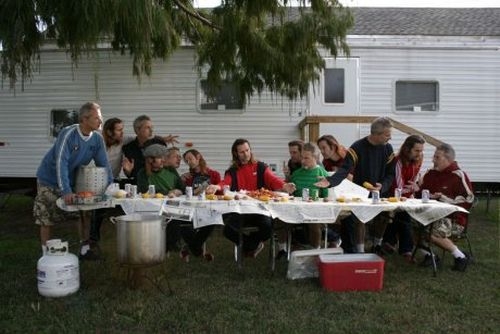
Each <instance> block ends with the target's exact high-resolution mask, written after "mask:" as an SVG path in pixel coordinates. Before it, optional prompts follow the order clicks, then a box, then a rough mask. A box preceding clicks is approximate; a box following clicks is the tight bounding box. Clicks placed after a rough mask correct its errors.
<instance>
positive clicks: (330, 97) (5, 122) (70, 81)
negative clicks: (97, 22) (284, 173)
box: [0, 8, 500, 183]
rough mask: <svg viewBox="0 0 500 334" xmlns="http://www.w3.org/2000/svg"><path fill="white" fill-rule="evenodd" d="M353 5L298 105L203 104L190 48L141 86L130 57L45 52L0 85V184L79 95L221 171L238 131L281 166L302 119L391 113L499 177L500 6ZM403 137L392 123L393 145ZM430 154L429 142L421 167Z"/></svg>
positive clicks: (473, 170) (45, 143) (359, 132)
mask: <svg viewBox="0 0 500 334" xmlns="http://www.w3.org/2000/svg"><path fill="white" fill-rule="evenodd" d="M353 11H354V14H355V18H356V25H355V27H354V28H353V30H352V31H351V33H350V35H349V36H348V43H349V45H350V47H351V55H350V57H349V58H338V59H333V58H331V57H330V56H329V55H327V54H325V58H326V65H327V66H326V69H325V71H324V73H323V75H322V78H321V81H320V83H319V84H318V85H316V86H315V87H314V89H313V88H311V94H310V96H309V98H308V99H307V100H304V101H293V102H292V101H288V100H287V99H285V98H281V97H276V96H271V95H270V94H266V93H264V94H263V95H262V96H260V97H255V98H253V99H251V100H250V101H249V102H248V104H247V105H246V106H241V105H238V103H237V102H236V103H234V101H232V100H231V99H230V97H229V96H227V95H224V96H223V95H221V96H220V99H219V100H218V101H215V102H214V101H207V100H206V99H205V96H204V94H203V89H202V87H203V84H204V81H203V78H199V77H198V75H197V72H196V69H195V68H194V50H193V49H192V48H189V47H185V48H182V49H180V50H178V51H177V52H175V53H174V54H173V55H172V57H171V58H170V59H169V60H168V62H166V63H163V62H161V61H158V62H156V63H155V65H154V67H153V71H152V72H153V74H152V76H151V77H150V78H148V77H143V78H142V82H141V84H138V82H137V79H136V78H134V77H133V76H132V74H131V72H132V71H131V68H132V67H131V60H130V59H129V57H128V56H120V55H118V54H114V53H112V52H111V51H106V50H102V51H100V52H99V53H98V57H97V58H94V57H93V58H89V59H82V60H81V62H80V63H79V66H78V67H77V68H75V69H72V67H71V64H70V61H69V57H68V55H67V54H66V53H64V52H62V51H56V50H47V51H46V52H43V53H42V55H41V69H40V72H39V73H37V74H35V75H34V77H33V79H32V81H30V82H27V83H26V85H25V89H24V91H21V90H20V89H18V90H17V91H16V94H13V92H12V91H9V90H8V88H7V87H5V86H4V88H3V89H2V90H0V116H1V118H2V121H1V122H0V179H1V182H0V183H5V182H6V181H7V179H11V178H33V177H34V175H35V172H36V168H37V166H38V164H39V162H40V160H41V158H42V156H43V155H44V154H45V152H46V151H47V150H48V148H49V147H50V145H52V141H53V135H54V134H55V133H56V132H57V129H58V127H60V126H61V124H62V121H66V120H65V117H66V116H67V115H66V114H67V111H71V110H75V109H78V107H79V106H80V105H81V104H83V103H84V102H85V101H87V100H96V101H98V102H99V103H100V104H101V105H102V111H103V115H104V117H105V118H109V117H119V118H121V119H123V120H124V121H125V124H126V125H127V126H126V132H127V134H133V131H132V126H131V124H132V121H133V119H134V118H135V117H137V116H139V115H141V114H148V115H149V116H151V117H152V119H153V123H154V125H155V132H156V133H157V134H168V133H173V134H178V135H180V140H181V144H182V143H184V142H188V141H189V142H193V143H194V147H195V148H197V149H199V150H200V151H201V152H202V154H204V156H205V158H206V160H207V161H208V163H209V164H210V165H211V166H212V167H213V168H215V169H217V170H219V171H220V172H223V171H224V170H225V169H226V168H227V166H228V164H229V160H230V146H231V144H232V142H233V141H234V139H235V138H239V137H244V138H248V139H249V140H250V142H251V144H252V146H253V150H254V152H255V154H256V155H257V157H258V158H259V159H261V160H263V161H265V162H267V163H269V164H272V165H273V166H275V167H276V168H277V171H278V172H279V171H280V165H281V161H282V160H285V159H287V156H288V152H287V142H288V141H289V140H292V139H295V138H298V137H299V136H300V131H299V127H298V124H299V122H301V121H302V120H303V119H304V117H306V116H312V115H328V116H339V115H349V116H389V117H391V118H392V119H394V120H397V121H398V122H401V123H404V124H407V125H408V126H411V127H413V128H415V129H418V130H420V131H422V132H424V133H426V134H428V135H430V136H433V137H435V138H438V139H439V140H442V141H444V142H448V143H450V144H452V145H453V146H454V147H455V148H456V150H457V160H458V161H459V164H460V165H461V166H462V168H463V169H464V170H466V171H467V172H468V173H469V175H470V176H471V179H472V180H473V182H476V183H498V182H499V180H500V171H499V169H498V166H499V165H500V153H499V150H498V147H500V136H498V132H499V129H500V107H499V106H500V21H499V20H498V17H500V8H498V9H491V8H488V9H429V8H420V9H417V8H354V9H353ZM368 130H369V128H368V125H366V124H359V125H358V124H347V125H346V124H340V125H331V124H321V125H320V130H319V131H320V134H324V133H332V134H334V135H335V136H336V137H337V138H338V139H339V140H340V141H341V142H343V143H344V144H345V145H349V144H350V142H352V141H353V140H354V139H356V138H359V137H362V136H365V135H366V134H367V133H368ZM405 136H406V134H405V133H402V132H399V131H394V136H393V140H392V143H393V146H394V147H395V149H396V150H397V148H398V147H399V145H400V144H401V142H402V141H403V139H404V137H405ZM432 152H433V148H432V147H428V148H427V150H426V160H427V165H429V164H430V159H431V156H432ZM184 168H185V167H184Z"/></svg>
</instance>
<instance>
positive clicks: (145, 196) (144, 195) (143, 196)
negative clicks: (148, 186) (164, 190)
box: [142, 193, 151, 198]
mask: <svg viewBox="0 0 500 334" xmlns="http://www.w3.org/2000/svg"><path fill="white" fill-rule="evenodd" d="M142 198H151V195H150V194H149V193H144V194H142Z"/></svg>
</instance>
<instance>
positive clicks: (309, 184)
mask: <svg viewBox="0 0 500 334" xmlns="http://www.w3.org/2000/svg"><path fill="white" fill-rule="evenodd" d="M320 176H321V177H327V176H328V172H327V171H326V170H325V168H324V167H323V166H320V165H316V167H314V168H311V169H305V168H304V167H301V168H299V169H297V170H296V171H295V172H293V174H292V176H291V177H290V181H291V182H293V183H295V186H296V188H297V190H295V192H294V196H297V197H300V196H302V189H304V188H309V189H319V191H318V195H319V197H321V198H324V197H328V189H327V188H318V187H316V186H315V185H314V184H315V183H316V182H318V181H319V177H320Z"/></svg>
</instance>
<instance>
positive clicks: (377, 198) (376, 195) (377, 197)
mask: <svg viewBox="0 0 500 334" xmlns="http://www.w3.org/2000/svg"><path fill="white" fill-rule="evenodd" d="M372 203H373V204H377V203H380V192H379V191H378V190H372Z"/></svg>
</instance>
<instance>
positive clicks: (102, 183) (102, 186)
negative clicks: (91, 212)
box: [75, 166, 108, 195]
mask: <svg viewBox="0 0 500 334" xmlns="http://www.w3.org/2000/svg"><path fill="white" fill-rule="evenodd" d="M107 186H108V170H107V168H105V167H96V166H81V167H80V168H78V170H77V172H76V180H75V193H78V192H82V191H91V192H93V193H94V194H96V195H102V194H104V192H105V191H106V188H107Z"/></svg>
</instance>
